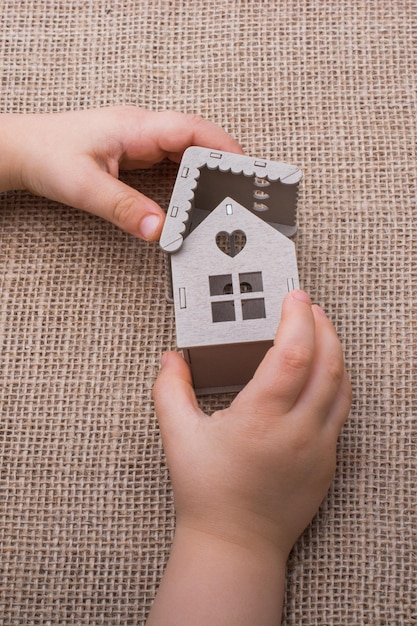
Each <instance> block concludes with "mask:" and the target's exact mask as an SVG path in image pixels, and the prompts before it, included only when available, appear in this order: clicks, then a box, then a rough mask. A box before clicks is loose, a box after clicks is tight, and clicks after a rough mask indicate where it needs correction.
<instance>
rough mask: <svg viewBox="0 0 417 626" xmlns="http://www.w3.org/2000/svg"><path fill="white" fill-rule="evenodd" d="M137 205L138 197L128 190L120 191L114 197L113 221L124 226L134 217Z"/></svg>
mask: <svg viewBox="0 0 417 626" xmlns="http://www.w3.org/2000/svg"><path fill="white" fill-rule="evenodd" d="M135 205H136V199H135V198H134V197H133V196H132V195H130V194H129V193H127V192H120V193H119V194H117V195H116V196H115V198H114V199H113V205H112V221H113V222H114V223H116V224H118V225H120V226H121V227H122V228H123V227H124V226H126V225H127V224H128V223H129V222H130V221H131V219H132V216H133V214H134V210H135Z"/></svg>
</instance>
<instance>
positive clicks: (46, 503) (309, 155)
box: [0, 0, 417, 626]
mask: <svg viewBox="0 0 417 626" xmlns="http://www.w3.org/2000/svg"><path fill="white" fill-rule="evenodd" d="M0 24H1V31H0V63H1V77H2V88H1V91H0V102H1V111H3V112H4V111H14V112H33V111H45V112H46V111H61V110H67V109H80V108H87V107H93V106H98V105H110V104H120V103H126V104H127V103H129V104H136V105H139V106H142V107H147V108H152V109H157V110H162V109H166V108H175V109H177V110H181V111H190V112H197V113H201V114H203V115H205V116H207V117H209V118H210V119H212V120H213V121H215V122H217V123H219V124H221V125H223V126H224V127H226V128H227V129H228V130H229V131H230V132H232V133H233V134H234V135H235V136H236V137H237V138H238V139H239V140H240V141H241V142H242V144H243V146H244V148H245V149H246V151H247V152H248V153H250V154H252V155H254V156H261V157H265V158H270V159H276V160H285V161H289V162H293V163H295V164H297V165H299V166H300V167H301V168H302V170H303V172H304V179H303V182H302V185H301V190H300V198H299V233H298V235H297V239H296V243H297V251H298V259H299V265H300V275H301V283H302V285H303V287H304V288H305V289H306V290H308V291H309V292H310V294H311V295H312V298H313V299H314V300H315V301H317V302H319V303H320V304H321V305H322V306H323V307H324V308H325V309H326V310H327V312H328V313H329V315H330V317H331V318H332V319H333V321H334V323H335V324H336V326H337V329H338V331H339V333H340V336H341V338H342V340H343V344H344V347H345V352H346V360H347V363H348V366H349V370H350V373H351V378H352V383H353V390H354V403H353V409H352V414H351V417H350V419H349V421H348V423H347V424H346V427H345V429H344V431H343V434H342V436H341V439H340V446H339V462H338V468H337V474H336V477H335V481H334V484H333V486H332V489H331V491H330V493H329V496H328V498H327V499H326V501H325V502H324V504H323V506H322V508H321V510H320V512H319V514H318V516H317V517H316V518H315V520H314V522H313V523H312V525H311V526H310V527H309V528H308V530H307V531H306V532H305V534H304V535H303V537H302V538H301V539H300V540H299V542H298V543H297V545H296V546H295V548H294V550H293V553H292V555H291V559H290V561H289V566H288V579H287V592H286V606H285V611H284V619H283V622H284V624H285V625H286V626H289V625H301V624H303V625H312V624H322V625H336V624H337V625H344V624H367V625H372V626H383V625H384V626H386V625H390V626H397V625H401V624H406V625H408V624H417V608H416V605H417V591H416V571H415V570H416V567H415V561H416V548H417V542H416V540H417V537H416V533H417V530H416V529H417V512H416V505H417V490H416V483H417V463H416V455H417V440H416V428H417V425H416V410H417V394H416V393H415V381H416V380H417V364H416V359H415V354H416V344H417V320H416V305H415V303H414V301H415V299H416V297H417V270H416V263H417V230H416V228H417V227H416V225H415V223H416V220H415V212H416V158H417V154H416V152H417V150H416V113H417V110H416V105H417V97H416V90H417V78H416V69H417V50H416V45H417V40H416V38H417V8H416V3H415V0H385V1H379V0H371V1H367V0H340V1H338V2H336V1H331V0H321V1H319V0H315V1H313V0H310V1H306V2H303V1H301V0H283V1H282V2H274V1H272V0H270V1H263V0H258V1H257V2H249V1H246V2H245V1H243V0H242V1H239V0H235V1H232V0H204V1H203V0H196V1H195V2H194V1H189V2H183V1H178V2H176V1H175V0H174V1H172V0H158V1H155V2H152V1H151V2H150V1H149V0H146V1H145V0H119V1H117V0H116V1H111V0H107V1H102V2H99V1H94V0H92V1H87V0H75V1H72V2H59V1H58V0H55V1H54V0H36V1H35V0H22V1H20V2H16V1H15V0H3V2H1V3H0ZM0 149H1V146H0ZM175 173H176V168H175V166H172V165H165V164H163V165H161V166H159V167H157V168H155V169H153V170H152V171H149V172H142V173H133V174H129V175H128V176H124V179H125V180H127V181H128V182H130V183H131V184H132V185H134V186H137V187H138V188H140V189H141V190H142V191H144V192H145V193H147V194H149V195H150V196H152V197H153V198H154V199H155V200H156V201H157V202H159V203H160V204H161V205H162V206H165V207H166V205H167V203H168V200H169V196H170V191H171V188H172V184H173V181H174V178H175ZM63 175H64V173H63ZM0 202H1V208H0V262H1V277H0V285H1V293H0V331H1V337H0V347H1V353H0V363H1V382H0V386H1V387H0V400H1V412H2V413H1V424H0V428H1V446H0V449H1V470H2V483H1V512H0V542H1V554H0V567H1V570H2V573H1V579H0V583H1V594H0V607H1V608H0V624H2V625H12V624H28V625H29V624H52V625H55V624H80V625H81V624H107V625H117V624H143V623H144V621H145V619H146V615H147V612H148V610H149V607H150V605H151V602H152V599H153V597H154V594H155V591H156V589H157V586H158V581H159V579H160V576H161V573H162V571H163V567H164V564H165V561H166V559H167V556H168V554H169V548H170V541H171V537H172V531H173V527H174V513H173V506H172V497H171V490H170V483H169V478H168V474H167V470H166V467H165V465H164V457H163V452H162V448H161V442H160V438H159V431H158V426H157V423H156V419H155V414H154V410H153V405H152V399H151V388H152V384H153V381H154V378H155V375H156V373H157V370H158V364H159V359H160V356H161V354H162V352H163V351H164V350H165V349H167V348H170V347H172V346H173V345H174V343H175V337H174V331H173V313H172V309H171V307H170V306H169V305H167V304H166V302H165V298H164V291H165V285H164V276H163V263H162V255H161V253H160V252H159V249H158V247H157V246H156V245H148V244H144V243H142V242H140V241H137V240H135V239H134V238H133V237H130V236H128V235H126V234H124V233H122V232H120V231H118V230H117V229H116V228H114V227H113V226H111V225H109V224H108V223H105V222H103V221H100V220H99V219H98V218H94V217H92V216H89V215H86V214H83V213H81V212H77V211H74V210H72V209H69V208H68V207H63V206H60V205H57V204H54V203H52V202H49V201H47V200H43V199H40V198H34V197H32V196H30V195H29V194H26V193H23V192H16V193H7V194H4V195H2V196H1V198H0ZM224 401H225V399H224V398H223V399H222V398H220V399H219V398H215V397H213V398H208V399H206V400H205V402H204V406H205V407H206V408H207V410H213V409H214V408H215V407H216V406H218V405H219V404H221V403H222V402H224ZM254 626H256V624H255V625H254Z"/></svg>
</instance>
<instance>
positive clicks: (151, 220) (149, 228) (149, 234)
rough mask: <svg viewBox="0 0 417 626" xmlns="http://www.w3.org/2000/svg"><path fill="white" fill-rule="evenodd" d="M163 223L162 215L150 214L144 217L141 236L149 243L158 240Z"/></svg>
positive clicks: (140, 225)
mask: <svg viewBox="0 0 417 626" xmlns="http://www.w3.org/2000/svg"><path fill="white" fill-rule="evenodd" d="M161 221H162V217H161V216H160V215H156V214H155V213H150V214H149V215H147V216H146V217H144V218H143V220H142V221H141V222H140V224H139V230H140V234H141V236H142V237H143V239H146V240H147V241H151V240H152V239H156V237H157V236H158V234H159V229H160V226H161Z"/></svg>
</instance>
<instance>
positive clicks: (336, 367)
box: [154, 291, 351, 558]
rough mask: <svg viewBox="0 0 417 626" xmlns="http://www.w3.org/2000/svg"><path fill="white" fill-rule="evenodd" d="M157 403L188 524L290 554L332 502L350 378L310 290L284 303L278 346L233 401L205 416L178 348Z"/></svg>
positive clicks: (181, 521)
mask: <svg viewBox="0 0 417 626" xmlns="http://www.w3.org/2000/svg"><path fill="white" fill-rule="evenodd" d="M154 394H155V402H156V411H157V415H158V419H159V422H160V427H161V432H162V438H163V443H164V448H165V452H166V456H167V461H168V465H169V469H170V472H171V478H172V483H173V489H174V498H175V505H176V510H177V524H178V525H179V526H183V527H184V526H185V527H190V528H193V529H198V530H200V531H203V532H207V533H211V534H215V535H218V536H219V537H221V538H224V539H226V540H230V541H234V542H238V543H242V544H246V545H249V544H250V543H251V542H252V541H253V542H254V543H259V542H266V543H269V544H270V545H272V546H275V548H276V549H277V550H278V551H279V553H280V554H281V555H282V556H283V557H284V558H286V557H287V555H288V553H289V551H290V549H291V547H292V546H293V544H294V542H295V541H296V539H297V537H298V536H299V535H300V534H301V533H302V531H303V530H304V529H305V527H306V526H307V525H308V523H309V522H310V520H311V519H312V517H313V516H314V514H315V513H316V511H317V509H318V507H319V505H320V503H321V501H322V500H323V498H324V496H325V494H326V492H327V489H328V487H329V485H330V481H331V479H332V476H333V472H334V469H335V456H336V455H335V453H336V441H337V437H338V434H339V431H340V429H341V427H342V424H343V423H344V421H345V418H346V416H347V414H348V412H349V408H350V401H351V396H350V384H349V382H348V377H347V374H346V371H345V368H344V364H343V357H342V349H341V345H340V342H339V339H338V337H337V335H336V332H335V330H334V328H333V326H332V324H331V323H330V321H329V320H328V319H327V317H326V316H325V315H324V313H323V312H322V311H321V309H320V308H319V307H317V306H312V305H311V302H310V300H309V298H308V296H307V294H305V293H304V292H302V291H295V292H292V293H290V294H289V295H288V296H287V297H286V299H285V301H284V305H283V311H282V320H281V323H280V326H279V329H278V332H277V336H276V340H275V345H274V347H273V348H271V349H270V351H269V352H268V354H267V355H266V356H265V358H264V360H263V362H262V363H261V365H260V366H259V368H258V370H257V372H256V373H255V376H254V378H253V379H252V381H251V382H250V383H249V384H248V385H247V386H246V387H245V389H243V390H242V391H241V392H240V394H239V395H238V396H237V397H236V398H235V400H234V401H233V402H232V404H231V406H230V407H229V408H228V409H226V410H224V411H218V412H217V413H214V414H213V415H212V416H211V417H208V416H206V415H205V414H203V413H202V412H201V411H200V410H199V408H198V405H197V402H196V399H195V396H194V392H193V389H192V387H191V380H190V374H189V370H188V367H187V365H186V364H185V362H184V361H183V360H182V359H181V357H180V356H179V355H178V354H175V353H168V354H167V355H165V357H164V359H163V367H162V371H161V373H160V375H159V378H158V380H157V383H156V386H155V392H154Z"/></svg>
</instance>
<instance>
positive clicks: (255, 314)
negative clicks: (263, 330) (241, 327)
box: [242, 298, 266, 320]
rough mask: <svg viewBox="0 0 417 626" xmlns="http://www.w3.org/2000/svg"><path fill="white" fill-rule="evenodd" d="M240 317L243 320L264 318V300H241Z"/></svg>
mask: <svg viewBox="0 0 417 626" xmlns="http://www.w3.org/2000/svg"><path fill="white" fill-rule="evenodd" d="M242 317H243V319H244V320H256V319H261V318H265V317H266V313H265V300H264V299H263V298H254V299H253V300H252V299H251V300H242Z"/></svg>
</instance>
